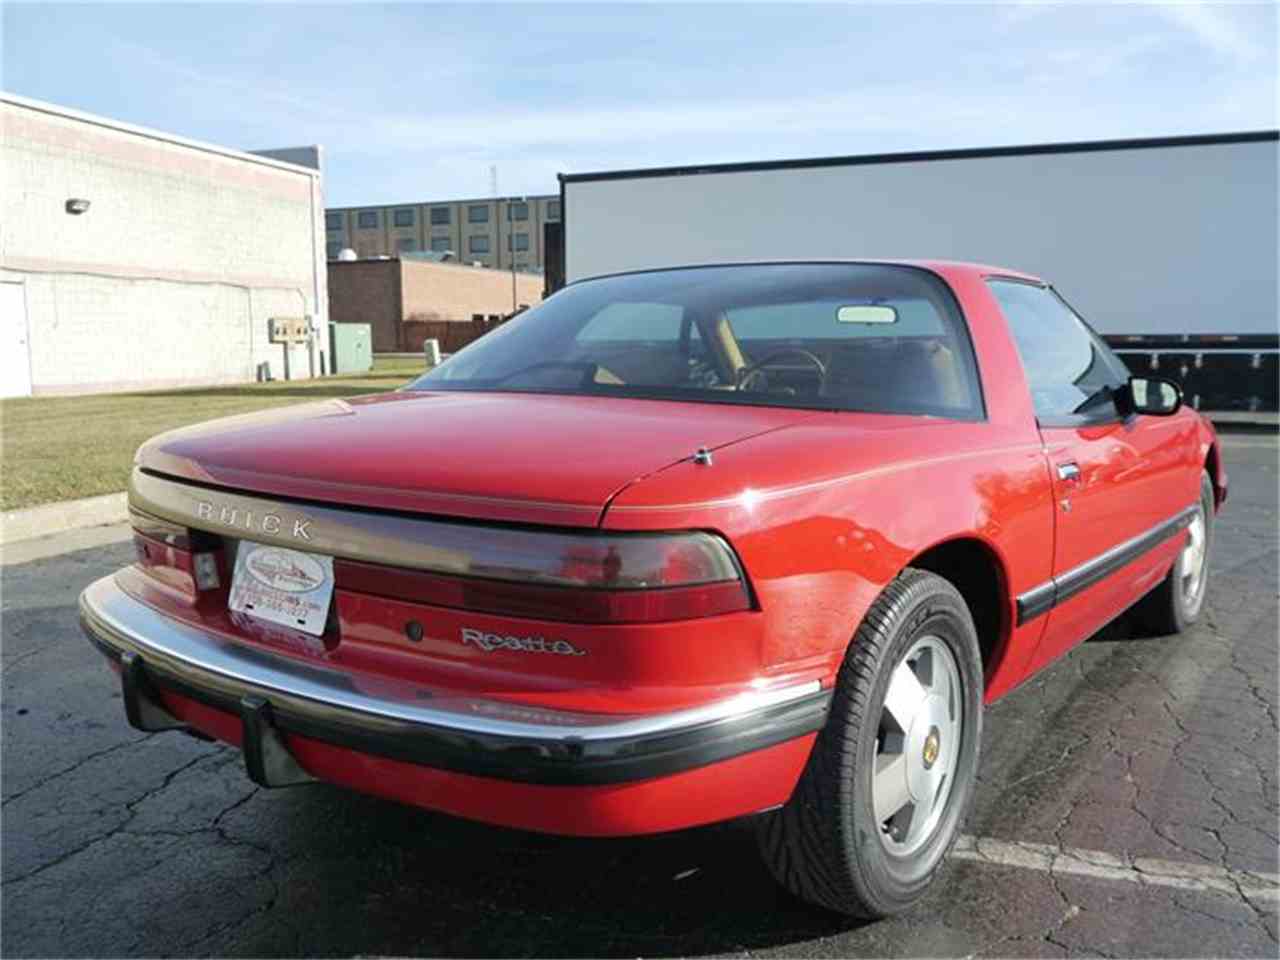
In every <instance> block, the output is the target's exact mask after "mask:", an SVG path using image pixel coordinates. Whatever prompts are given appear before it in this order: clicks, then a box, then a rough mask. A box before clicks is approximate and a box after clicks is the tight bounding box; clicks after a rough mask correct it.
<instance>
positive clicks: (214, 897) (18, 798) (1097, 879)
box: [0, 434, 1280, 957]
mask: <svg viewBox="0 0 1280 960" xmlns="http://www.w3.org/2000/svg"><path fill="white" fill-rule="evenodd" d="M1224 447H1225V457H1226V461H1227V464H1228V469H1229V470H1230V473H1231V480H1232V490H1231V502H1230V503H1229V504H1228V508H1227V510H1226V512H1225V513H1224V514H1223V515H1222V516H1221V517H1220V520H1219V524H1218V528H1217V542H1216V544H1215V546H1214V553H1213V557H1212V580H1211V583H1210V592H1209V596H1208V601H1207V607H1206V614H1205V616H1204V618H1203V620H1202V622H1201V623H1200V624H1199V625H1198V626H1197V627H1196V629H1194V630H1193V631H1191V632H1189V633H1188V634H1186V635H1184V636H1181V637H1177V638H1144V637H1135V636H1131V635H1130V631H1129V628H1128V627H1127V625H1126V624H1125V623H1124V622H1120V623H1118V624H1116V625H1114V626H1113V627H1111V628H1109V629H1108V630H1107V631H1106V633H1105V634H1103V635H1100V636H1099V637H1096V638H1094V639H1092V640H1091V641H1090V642H1088V643H1086V644H1084V645H1082V646H1081V647H1079V648H1078V649H1077V650H1076V651H1075V652H1074V653H1072V654H1071V655H1070V656H1069V657H1067V658H1066V659H1064V660H1063V661H1062V662H1060V663H1058V664H1057V665H1055V666H1054V667H1053V668H1052V669H1051V670H1049V671H1048V672H1046V673H1045V674H1043V675H1041V676H1040V677H1039V678H1037V679H1036V680H1034V681H1032V682H1031V683H1029V684H1027V685H1026V686H1024V687H1023V688H1022V689H1020V690H1018V691H1017V692H1015V693H1014V694H1012V695H1011V696H1009V697H1008V698H1006V699H1005V700H1004V701H1003V702H1001V703H1000V704H998V705H996V706H995V707H994V708H993V709H992V710H991V711H990V712H989V714H988V719H987V728H986V735H985V741H984V748H983V749H984V758H983V763H982V772H981V781H982V782H981V786H980V789H979V793H978V800H977V804H976V807H975V810H974V812H973V814H972V816H971V817H970V820H969V823H968V825H967V827H966V832H967V836H968V837H969V838H972V839H967V840H966V841H965V843H964V844H963V845H962V847H961V848H960V849H959V850H958V852H957V855H956V856H954V857H953V859H952V860H951V862H950V863H949V864H948V865H947V867H946V868H945V869H944V873H943V875H942V877H941V878H940V880H941V882H940V883H939V884H938V885H937V886H936V887H935V889H934V890H933V891H932V892H931V893H930V895H929V897H928V898H927V899H926V901H925V902H924V903H923V904H921V905H920V906H919V907H918V908H917V909H916V910H914V911H913V912H912V913H911V914H909V915H908V916H905V917H902V918H898V919H895V920H891V921H883V922H879V923H871V924H861V923H857V922H853V921H850V920H847V919H843V918H840V917H834V916H831V915H828V914H825V913H823V912H821V911H818V910H816V909H812V908H809V907H807V906H805V905H803V904H801V903H799V902H797V901H795V900H793V899H791V898H790V897H789V896H787V895H786V894H784V893H782V892H780V891H779V890H778V889H777V888H776V887H775V886H774V885H773V883H772V882H771V880H770V879H769V877H768V875H767V874H766V872H765V870H764V868H763V867H762V866H761V865H760V864H759V862H758V861H757V858H756V853H755V849H754V844H753V841H752V838H751V837H750V835H749V833H748V832H747V831H746V829H744V828H743V827H741V826H730V827H720V828H712V829H706V830H699V831H691V832H688V833H683V834H679V835H671V836H664V837H657V838H646V839H639V840H620V841H598V840H594V841H584V840H564V839H557V838H549V837H542V836H536V835H529V834H522V833H516V832H512V831H504V830H495V829H491V828H486V827H482V826H478V825H474V824H470V823H466V822H462V821H458V820H453V819H450V818H447V817H442V816H436V815H432V814H428V813H425V812H421V811H417V810H413V809H408V808H404V807H400V806H396V805H393V804H390V803H386V802H382V801H379V800H375V799H371V798H367V797H362V796H357V795H355V794H351V793H346V792H343V791H341V790H339V789H337V788H331V787H327V786H310V787H304V788H296V789H292V790H281V791H263V790H259V789H257V788H256V787H254V786H253V784H252V783H250V781H249V780H248V779H247V778H246V777H245V775H244V773H243V769H242V765H241V760H240V757H239V754H238V753H237V752H236V751H234V750H231V749H226V748H223V747H219V746H217V745H211V744H204V743H200V742H198V741H196V740H193V739H191V738H188V737H185V736H182V735H180V734H173V733H168V734H156V735H145V734H141V733H139V732H137V731H135V730H133V729H131V728H130V727H129V726H128V725H127V724H126V722H125V719H124V716H123V711H122V709H121V704H120V695H119V692H118V690H117V687H116V685H115V683H114V682H113V675H112V674H111V673H110V672H109V671H108V670H107V668H106V667H105V666H104V665H103V663H102V662H101V661H100V659H99V657H98V655H97V654H96V653H94V652H93V651H91V650H90V648H89V646H88V644H87V643H86V642H85V641H84V639H83V638H82V636H81V634H80V631H79V628H78V626H77V622H76V607H75V602H76V597H77V595H78V593H79V591H80V590H81V588H82V587H83V586H84V585H85V584H87V583H88V582H89V581H90V580H92V579H94V578H96V577H99V576H101V575H103V574H105V573H107V572H109V571H110V570H112V569H113V568H115V567H118V566H120V565H122V564H123V563H125V562H127V561H128V559H129V557H130V556H131V547H130V545H129V544H128V543H125V542H119V543H113V544H108V545H105V546H97V547H93V548H90V549H83V550H78V551H75V552H71V553H64V554H59V555H54V556H48V557H45V558H43V559H36V560H31V561H29V562H18V563H10V564H9V565H7V566H5V567H4V568H3V580H2V586H3V644H2V647H0V653H2V657H3V660H2V667H0V669H2V672H3V704H2V711H3V712H2V714H0V715H2V717H3V762H2V769H0V773H2V775H3V811H2V815H3V821H2V824H3V855H2V858H0V859H2V865H3V888H2V899H3V904H2V906H3V919H4V925H3V953H4V954H5V955H6V956H14V957H17V956H41V955H43V956H89V955H92V956H141V955H145V956H155V955H245V956H279V955H324V956H336V955H348V956H349V955H357V954H359V955H387V954H397V955H420V954H428V955H460V956H491V955H498V956H501V955H515V956H578V955H593V956H611V957H614V956H616V957H623V956H626V957H635V956H654V955H685V954H734V955H743V956H746V955H766V956H786V957H826V956H925V955H928V956H934V955H939V956H971V955H978V956H1054V957H1056V956H1063V955H1072V956H1108V957H1109V956H1221V957H1227V956H1231V957H1237V956H1238V957H1262V956H1267V957H1274V956H1276V955H1277V950H1278V949H1280V947H1278V943H1277V908H1278V907H1280V878H1278V877H1277V873H1280V865H1278V864H1277V856H1278V854H1277V850H1278V844H1280V841H1278V839H1277V815H1278V812H1280V807H1278V804H1277V729H1278V728H1277V724H1278V714H1277V674H1278V672H1280V664H1278V656H1280V647H1278V645H1277V577H1278V575H1280V568H1278V557H1277V541H1278V539H1280V537H1278V535H1277V473H1276V467H1277V453H1278V446H1277V440H1276V437H1275V436H1274V435H1256V434H1229V435H1226V436H1225V437H1224Z"/></svg>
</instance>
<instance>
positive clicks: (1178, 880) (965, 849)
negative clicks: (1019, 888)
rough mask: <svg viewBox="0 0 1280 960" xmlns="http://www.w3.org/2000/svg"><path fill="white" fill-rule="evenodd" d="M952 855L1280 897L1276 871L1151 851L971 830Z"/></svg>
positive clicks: (1239, 894)
mask: <svg viewBox="0 0 1280 960" xmlns="http://www.w3.org/2000/svg"><path fill="white" fill-rule="evenodd" d="M951 856H952V857H953V858H955V859H957V860H971V861H974V862H976V863H991V864H996V865H998V866H1002V867H1023V868H1025V869H1028V870H1041V871H1043V872H1046V873H1061V874H1070V875H1073V876H1080V877H1094V878H1095V879H1099V880H1118V881H1121V882H1123V883H1136V884H1140V885H1143V886H1154V887H1174V888H1177V889H1179V890H1193V891H1202V892H1210V891H1212V892H1216V893H1226V894H1230V895H1232V896H1237V897H1241V898H1243V899H1245V900H1276V901H1280V875H1278V874H1274V873H1257V872H1254V871H1246V870H1229V869H1227V868H1225V867H1215V866H1211V865H1210V864H1200V863H1181V862H1178V861H1175V860H1160V859H1158V858H1156V857H1132V858H1130V857H1125V856H1119V855H1117V854H1114V853H1106V852H1104V851H1101V850H1083V849H1080V848H1079V847H1058V846H1054V845H1053V844H1050V843H1028V842H1025V841H1020V840H996V839H994V838H992V837H972V836H962V837H960V839H959V840H957V841H956V845H955V849H954V850H953V851H952V854H951Z"/></svg>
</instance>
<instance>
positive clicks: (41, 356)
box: [0, 94, 328, 396]
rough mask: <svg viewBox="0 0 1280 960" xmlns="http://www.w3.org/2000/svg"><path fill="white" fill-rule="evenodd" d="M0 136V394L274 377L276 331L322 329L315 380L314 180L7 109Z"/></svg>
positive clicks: (259, 161) (139, 132)
mask: <svg viewBox="0 0 1280 960" xmlns="http://www.w3.org/2000/svg"><path fill="white" fill-rule="evenodd" d="M0 123H2V124H3V128H4V139H3V143H2V144H0V168H2V169H3V170H4V171H5V184H4V190H3V206H2V208H0V248H2V249H3V250H4V262H3V265H2V268H0V395H5V396H22V395H25V394H29V393H37V394H39V393H85V392H96V391H111V390H124V389H137V388H147V387H168V386H177V385H198V384H212V383H234V382H237V381H246V380H251V379H253V377H254V375H255V371H256V368H257V365H258V364H259V363H262V362H264V361H265V362H269V363H270V364H271V367H272V372H273V374H274V375H275V376H277V377H278V376H280V375H281V372H282V369H283V366H284V363H283V359H284V358H283V351H284V349H285V347H283V346H282V345H280V344H272V343H269V342H268V320H269V319H270V318H271V317H275V316H307V315H309V316H311V317H313V318H315V320H316V328H317V330H318V334H317V337H316V338H315V340H314V341H313V342H312V343H311V344H309V345H299V346H294V347H291V348H289V349H290V351H291V354H290V360H291V363H290V367H291V373H292V375H293V376H295V377H296V376H304V377H305V376H307V375H308V372H309V370H310V368H311V367H312V364H313V363H314V365H315V369H316V371H317V372H319V371H320V365H319V358H318V353H319V352H320V351H321V350H325V351H326V352H327V349H328V325H327V323H326V322H325V321H326V319H327V318H326V307H325V301H326V285H325V249H324V225H323V222H322V212H323V207H324V201H323V196H322V194H321V174H320V171H319V170H318V169H311V168H308V167H304V166H301V165H297V164H293V163H286V162H282V161H280V160H277V159H273V158H270V157H265V156H258V155H254V154H249V153H242V152H239V151H235V150H228V149H226V148H223V147H219V146H215V145H212V144H206V143H197V142H195V141H191V140H186V139H184V138H181V137H177V136H173V135H171V134H166V133H160V132H158V131H155V130H147V129H144V128H141V127H134V126H131V125H129V124H124V123H119V122H117V121H114V120H109V119H106V118H103V117H97V116H92V115H89V114H85V113H80V112H78V111H75V110H69V109H66V108H63V107H59V106H54V105H52V104H47V103H41V102H39V101H35V100H28V99H26V98H23V97H17V96H12V95H9V94H3V95H0ZM245 224H252V225H253V228H252V229H250V230H246V229H245Z"/></svg>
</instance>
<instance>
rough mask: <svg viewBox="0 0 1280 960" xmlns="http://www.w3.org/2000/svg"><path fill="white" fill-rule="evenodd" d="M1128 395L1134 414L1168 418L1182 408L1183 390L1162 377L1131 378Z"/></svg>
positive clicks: (1129, 404)
mask: <svg viewBox="0 0 1280 960" xmlns="http://www.w3.org/2000/svg"><path fill="white" fill-rule="evenodd" d="M1126 393H1127V394H1128V397H1127V398H1126V399H1127V400H1128V401H1129V403H1128V404H1127V406H1129V408H1130V412H1132V413H1145V414H1147V415H1148V416H1152V417H1167V416H1170V415H1172V414H1175V413H1177V412H1178V410H1179V409H1180V408H1181V407H1182V388H1181V387H1179V386H1178V385H1177V384H1176V383H1174V382H1173V381H1172V380H1165V379H1163V378H1161V377H1130V378H1129V387H1128V389H1127V391H1126Z"/></svg>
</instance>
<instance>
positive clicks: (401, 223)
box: [391, 207, 413, 227]
mask: <svg viewBox="0 0 1280 960" xmlns="http://www.w3.org/2000/svg"><path fill="white" fill-rule="evenodd" d="M391 222H392V223H394V224H395V225H396V226H397V227H412V226H413V207H402V208H401V209H399V210H397V211H396V212H395V213H394V214H393V215H392V220H391Z"/></svg>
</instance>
